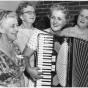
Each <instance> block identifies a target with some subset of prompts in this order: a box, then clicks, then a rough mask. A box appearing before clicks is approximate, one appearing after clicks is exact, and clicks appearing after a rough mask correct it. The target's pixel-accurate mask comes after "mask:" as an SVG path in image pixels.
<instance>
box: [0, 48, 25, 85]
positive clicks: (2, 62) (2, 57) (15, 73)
mask: <svg viewBox="0 0 88 88" xmlns="http://www.w3.org/2000/svg"><path fill="white" fill-rule="evenodd" d="M15 51H16V58H15V61H13V60H12V59H11V58H9V57H8V56H7V55H6V54H5V53H4V52H2V51H1V50H0V86H5V87H14V86H16V87H19V86H20V80H21V79H20V78H21V76H22V73H23V71H24V65H23V64H24V63H23V58H22V56H21V55H17V54H20V51H19V48H18V46H15Z"/></svg>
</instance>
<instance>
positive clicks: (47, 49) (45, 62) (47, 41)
mask: <svg viewBox="0 0 88 88" xmlns="http://www.w3.org/2000/svg"><path fill="white" fill-rule="evenodd" d="M38 41H39V42H38V60H37V63H36V65H37V66H38V67H39V68H40V70H39V72H42V75H41V76H42V77H43V78H42V79H39V80H37V82H36V86H51V65H52V53H53V36H52V35H49V34H48V35H47V34H40V35H39V38H38Z"/></svg>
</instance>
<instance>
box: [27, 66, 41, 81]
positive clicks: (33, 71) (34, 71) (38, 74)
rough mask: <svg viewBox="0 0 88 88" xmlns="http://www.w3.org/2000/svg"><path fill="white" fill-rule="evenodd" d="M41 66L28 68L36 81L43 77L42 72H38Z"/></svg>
mask: <svg viewBox="0 0 88 88" xmlns="http://www.w3.org/2000/svg"><path fill="white" fill-rule="evenodd" d="M38 70H39V67H29V68H27V72H28V73H29V74H30V76H31V77H32V79H33V80H34V81H36V80H37V79H40V78H42V76H41V74H42V73H41V72H38Z"/></svg>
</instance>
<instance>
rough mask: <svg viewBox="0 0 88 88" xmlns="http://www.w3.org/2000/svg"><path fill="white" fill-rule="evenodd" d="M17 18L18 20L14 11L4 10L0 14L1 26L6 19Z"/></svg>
mask: <svg viewBox="0 0 88 88" xmlns="http://www.w3.org/2000/svg"><path fill="white" fill-rule="evenodd" d="M10 17H11V18H17V20H18V15H17V14H16V13H15V12H14V11H10V10H3V11H1V12H0V25H1V23H2V22H3V20H4V19H6V18H10Z"/></svg>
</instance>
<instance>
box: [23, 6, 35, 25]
mask: <svg viewBox="0 0 88 88" xmlns="http://www.w3.org/2000/svg"><path fill="white" fill-rule="evenodd" d="M35 18H36V15H35V8H34V7H33V6H30V5H29V6H27V7H26V8H24V9H23V14H22V15H21V19H22V20H23V21H24V22H27V23H31V24H33V23H34V21H35Z"/></svg>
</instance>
